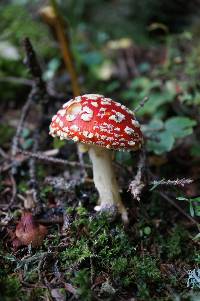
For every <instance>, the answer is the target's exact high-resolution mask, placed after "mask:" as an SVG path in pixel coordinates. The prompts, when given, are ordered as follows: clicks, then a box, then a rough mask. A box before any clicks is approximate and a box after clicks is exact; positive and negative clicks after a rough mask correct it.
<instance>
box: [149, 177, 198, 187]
mask: <svg viewBox="0 0 200 301" xmlns="http://www.w3.org/2000/svg"><path fill="white" fill-rule="evenodd" d="M193 182H194V180H193V179H186V178H183V179H175V180H166V179H161V180H154V181H151V182H150V183H149V185H154V186H156V187H157V186H160V185H167V186H185V185H189V184H192V183H193Z"/></svg>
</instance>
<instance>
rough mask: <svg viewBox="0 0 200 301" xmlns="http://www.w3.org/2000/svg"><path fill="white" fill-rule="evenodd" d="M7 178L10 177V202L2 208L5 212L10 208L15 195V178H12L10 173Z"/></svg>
mask: <svg viewBox="0 0 200 301" xmlns="http://www.w3.org/2000/svg"><path fill="white" fill-rule="evenodd" d="M9 176H10V181H11V184H12V196H11V200H10V202H9V204H8V205H7V206H5V207H4V209H5V210H7V209H8V208H10V207H11V206H12V204H13V203H14V201H15V197H16V195H17V186H16V182H15V178H14V177H13V174H12V173H9Z"/></svg>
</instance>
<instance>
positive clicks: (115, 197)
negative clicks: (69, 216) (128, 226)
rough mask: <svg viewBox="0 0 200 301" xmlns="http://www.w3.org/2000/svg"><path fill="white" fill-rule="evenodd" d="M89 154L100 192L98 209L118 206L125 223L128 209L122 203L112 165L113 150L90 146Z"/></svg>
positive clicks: (95, 181)
mask: <svg viewBox="0 0 200 301" xmlns="http://www.w3.org/2000/svg"><path fill="white" fill-rule="evenodd" d="M88 152H89V156H90V159H91V161H92V164H93V178H94V184H95V187H96V189H97V190H98V192H99V205H98V206H96V207H95V210H96V211H104V210H109V208H110V209H111V208H113V207H115V206H116V207H117V208H118V211H119V212H120V213H121V216H122V220H123V222H124V223H127V222H128V215H127V210H126V208H125V207H124V205H123V204H122V201H121V196H120V193H119V187H118V184H117V180H116V177H115V172H114V168H113V166H112V158H111V155H112V151H111V150H107V149H103V148H101V147H98V146H91V147H89V150H88Z"/></svg>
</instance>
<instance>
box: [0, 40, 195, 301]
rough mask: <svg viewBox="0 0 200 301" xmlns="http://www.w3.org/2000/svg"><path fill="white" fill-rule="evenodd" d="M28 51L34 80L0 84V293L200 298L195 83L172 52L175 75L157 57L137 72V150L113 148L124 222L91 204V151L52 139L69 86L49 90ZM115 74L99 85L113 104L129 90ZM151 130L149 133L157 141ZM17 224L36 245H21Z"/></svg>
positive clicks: (3, 296)
mask: <svg viewBox="0 0 200 301" xmlns="http://www.w3.org/2000/svg"><path fill="white" fill-rule="evenodd" d="M180 48H181V47H180ZM180 48H179V50H180ZM159 49H160V52H162V53H163V55H164V53H165V50H163V49H161V48H159ZM25 50H26V65H27V68H28V69H29V71H30V75H31V77H30V76H29V78H28V79H26V80H24V82H22V83H19V82H17V80H16V82H14V83H7V82H6V83H5V87H4V88H5V89H6V88H8V87H12V85H16V86H17V88H16V91H17V92H16V97H15V99H14V105H13V106H10V105H9V104H8V103H7V102H2V105H1V108H0V114H1V126H0V144H1V148H0V157H1V158H0V164H1V166H0V168H1V184H0V202H1V205H0V206H1V208H0V216H1V223H0V226H1V232H0V235H1V241H0V244H1V250H0V263H1V266H0V300H1V301H11V300H23V301H25V300H37V301H38V300H52V301H53V300H55V301H58V300H59V301H64V300H84V301H87V300H121V301H122V300H124V301H125V300H130V301H131V300H132V301H133V300H149V301H150V300H200V293H199V287H200V270H198V265H199V264H200V252H199V236H198V233H199V230H200V228H199V224H198V218H199V217H198V216H199V215H200V213H199V212H200V208H199V206H198V202H199V201H200V199H199V193H198V191H199V172H200V165H199V162H200V156H199V148H198V139H199V118H200V117H199V116H200V115H199V109H198V103H199V100H198V97H197V96H198V89H199V87H198V85H196V84H194V81H193V79H190V78H189V76H188V77H187V75H184V73H183V69H184V68H185V66H184V62H180V60H179V61H178V57H177V56H176V57H175V58H176V62H175V63H174V64H176V67H175V68H176V69H175V71H173V72H174V73H173V75H172V69H170V67H169V66H168V67H166V66H167V62H166V57H165V59H163V58H162V57H161V58H160V61H159V62H153V63H152V62H150V63H149V64H150V66H151V70H150V71H148V72H149V73H146V74H145V75H140V76H139V75H138V74H137V76H136V80H135V81H134V82H133V84H132V86H131V85H129V86H130V88H129V90H128V89H127V88H126V93H124V97H125V99H132V98H136V97H137V95H138V96H139V98H140V100H141V99H142V98H143V96H149V95H151V94H152V95H153V97H155V98H154V99H153V100H152V99H150V100H149V102H147V104H146V105H144V108H142V109H141V112H142V113H140V110H139V111H138V116H139V119H140V120H141V122H142V123H144V124H145V125H144V133H145V135H146V139H145V141H146V142H145V145H144V150H143V152H140V151H138V152H135V153H133V154H132V153H116V154H115V162H116V163H115V164H114V166H115V169H116V175H117V178H118V181H119V185H120V187H121V196H122V200H123V203H124V204H125V206H126V207H127V208H128V213H129V219H130V222H129V224H128V225H123V223H122V221H121V218H120V216H118V215H116V216H115V217H113V218H112V217H111V216H108V215H107V214H106V213H104V214H97V213H96V212H95V211H94V206H95V204H96V203H97V200H98V195H97V191H96V190H95V187H94V183H93V181H92V169H91V163H90V161H89V158H88V155H87V154H83V155H81V156H78V153H77V148H76V145H75V144H73V143H69V142H66V141H60V140H58V139H54V140H53V139H52V137H50V136H49V134H48V133H49V129H48V127H49V123H50V119H51V117H52V116H53V114H55V112H56V110H57V109H59V107H60V106H61V104H62V103H63V102H64V101H65V100H66V99H70V98H71V94H72V93H71V92H70V91H69V93H68V95H66V96H65V99H64V98H63V96H62V95H60V94H58V93H57V92H56V91H55V90H52V89H50V87H49V86H48V85H47V86H46V83H45V82H44V81H43V79H42V72H41V70H40V67H39V65H38V62H37V58H36V57H35V53H34V51H33V49H32V47H31V44H30V43H29V41H28V40H26V41H25ZM141 51H142V50H141ZM181 51H182V53H185V52H186V50H185V49H184V50H180V52H181ZM184 51H185V52H184ZM188 51H190V50H188ZM146 53H147V54H148V55H149V57H152V52H151V50H148V51H146ZM156 53H157V52H156ZM156 53H154V56H153V57H154V58H155V57H156V58H157V54H156ZM120 55H121V54H120ZM148 55H147V56H148ZM184 55H186V54H184ZM120 60H122V55H121V56H120ZM138 60H139V58H138ZM163 60H165V61H164V62H163ZM129 61H130V60H129ZM161 61H162V62H161ZM138 64H139V63H138ZM136 65H137V60H136ZM161 65H162V71H160V69H161ZM163 66H164V67H163ZM136 67H137V66H136ZM146 67H147V65H146ZM141 68H142V67H141ZM143 68H145V66H144V64H143ZM131 70H132V69H131ZM158 70H159V71H158ZM184 70H185V69H184ZM119 71H120V72H121V73H120V72H119V75H120V74H122V71H123V70H119ZM137 71H138V70H137V69H135V72H136V73H137ZM140 72H142V71H140ZM156 72H157V73H156ZM123 74H124V73H123ZM195 76H196V75H195ZM122 78H123V75H122V76H121V79H122ZM148 78H149V80H148ZM172 78H173V80H172ZM121 79H119V82H120V81H121V86H122V87H119V86H117V85H116V87H114V86H113V87H112V86H111V83H112V81H111V83H109V87H110V91H111V92H108V93H109V96H111V97H112V94H113V95H114V97H116V100H119V101H120V99H119V97H117V95H118V94H119V95H121V94H120V93H121V92H120V89H121V90H122V89H123V86H125V87H127V86H126V84H124V82H123V80H121ZM12 80H13V79H12ZM127 81H128V80H127ZM196 81H198V76H196ZM114 82H116V81H114ZM185 82H187V86H186V87H185V86H184V85H185ZM9 85H10V86H9ZM106 85H107V84H106ZM19 86H20V87H19ZM183 87H184V88H183ZM186 91H187V95H186ZM28 93H29V96H28V97H27V95H28ZM131 93H132V94H131ZM134 93H135V94H134ZM167 93H168V94H169V93H171V94H169V95H168V94H167ZM143 94H144V95H143ZM24 95H26V98H27V100H26V101H25V102H24V104H22V103H21V101H20V100H19V99H20V97H22V98H24V97H25V96H24ZM189 96H191V97H192V99H194V98H195V97H196V98H195V99H196V103H195V102H193V103H191V101H190V98H189ZM184 97H185V98H184ZM183 98H184V100H183ZM155 103H156V105H154V104H155ZM125 104H126V105H129V102H127V103H125ZM134 105H135V104H134ZM161 107H162V110H160V108H161ZM142 110H143V111H142ZM145 110H146V111H145ZM156 114H157V115H156ZM159 114H160V115H159ZM155 115H156V122H155V119H154V116H155ZM148 116H150V118H149V117H148ZM163 116H164V120H165V121H167V120H168V123H166V124H164V123H162V121H161V119H163ZM174 116H175V118H178V119H173V121H172V120H170V118H172V117H173V118H174ZM183 116H184V117H183ZM182 118H183V119H182ZM184 118H186V119H184ZM169 120H170V121H169ZM169 124H170V126H171V127H170V126H169ZM145 126H146V127H145ZM148 131H150V132H151V131H153V132H154V131H157V133H158V136H159V135H160V136H159V137H158V140H156V139H157V136H156V135H155V137H154V136H153V137H152V136H149V137H148ZM169 131H170V133H169ZM172 132H173V137H172V136H170V135H171V133H172ZM148 139H149V140H150V142H151V143H149V142H148ZM151 139H152V140H151ZM159 139H160V140H159ZM140 172H141V175H140ZM134 180H135V182H133V181H134ZM136 180H137V181H136ZM170 181H171V182H170ZM141 184H142V185H143V186H144V187H143V189H142V190H141V193H139V195H138V197H137V198H135V199H134V189H135V188H138V187H139V185H141ZM176 198H179V199H176ZM24 218H27V220H28V222H27V224H26V225H25V226H24V224H23V222H24ZM26 227H27V229H26ZM29 227H30V228H29ZM31 227H32V228H31ZM30 229H31V230H30ZM26 230H27V231H29V234H30V235H32V236H31V237H32V241H33V242H34V243H32V244H29V243H27V240H26V237H25V238H24V236H23V234H24V232H26ZM20 231H21V232H20ZM31 231H32V232H31ZM22 236H23V237H22ZM198 272H199V274H198ZM192 288H193V289H192Z"/></svg>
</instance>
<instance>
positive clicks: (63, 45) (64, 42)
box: [50, 0, 80, 96]
mask: <svg viewBox="0 0 200 301" xmlns="http://www.w3.org/2000/svg"><path fill="white" fill-rule="evenodd" d="M50 3H51V6H52V9H53V12H54V15H55V16H54V27H55V30H56V35H57V38H58V41H59V44H60V49H61V52H62V55H63V59H64V63H65V66H66V68H67V70H68V72H69V75H70V78H71V84H72V90H73V95H74V96H78V95H80V87H79V83H78V76H77V73H76V69H75V67H74V62H73V55H72V52H71V49H70V43H69V37H67V35H66V34H65V29H64V21H63V18H62V16H61V14H60V13H59V8H58V5H57V2H56V0H50Z"/></svg>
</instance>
